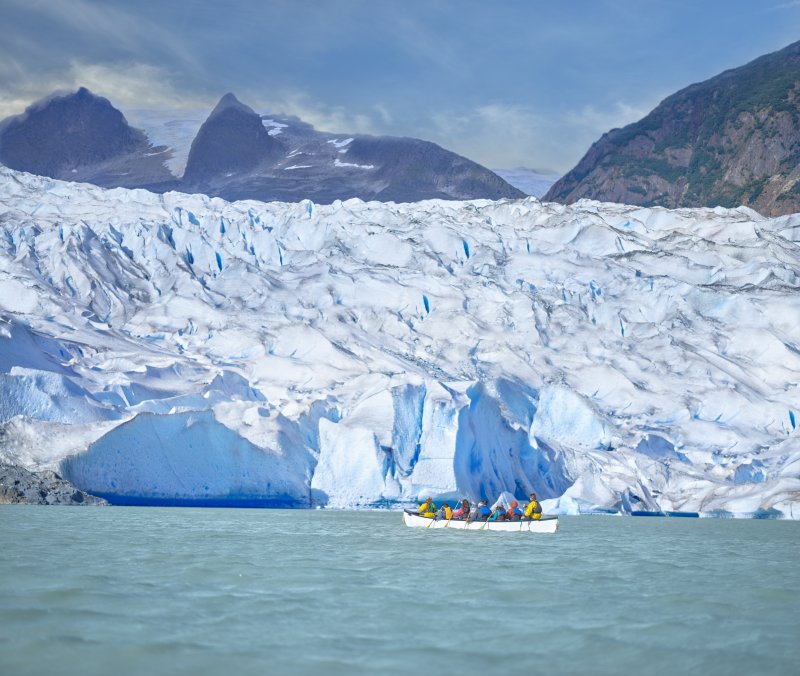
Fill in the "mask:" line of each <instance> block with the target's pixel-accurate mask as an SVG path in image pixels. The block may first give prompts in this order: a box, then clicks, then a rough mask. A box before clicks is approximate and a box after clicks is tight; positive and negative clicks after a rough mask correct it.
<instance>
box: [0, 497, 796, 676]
mask: <svg viewBox="0 0 800 676" xmlns="http://www.w3.org/2000/svg"><path fill="white" fill-rule="evenodd" d="M0 534H2V542H3V546H2V549H0V673H2V674H15V675H20V676H21V675H24V674H53V673H58V674H59V675H69V674H81V675H82V676H92V675H93V674H103V675H104V676H109V675H112V676H124V675H126V674H148V673H152V674H164V673H169V674H192V675H196V674H229V675H231V676H233V675H236V676H239V675H240V674H260V675H262V676H263V675H266V674H377V673H397V674H400V673H403V674H455V675H457V676H465V675H468V674H481V675H482V676H489V675H491V674H495V673H502V674H523V673H525V674H532V673H535V672H538V673H548V674H620V673H625V674H668V673H669V674H688V673H695V674H730V673H734V672H740V673H747V674H793V673H797V672H796V669H797V665H798V664H800V573H799V572H798V570H799V568H798V565H799V564H800V523H798V522H785V521H727V520H706V519H662V518H650V519H636V518H624V517H573V518H564V519H562V526H561V530H560V531H559V532H558V533H557V534H555V535H535V534H533V535H532V534H517V533H511V534H504V533H490V532H463V531H457V532H450V531H432V530H431V531H427V530H412V529H409V528H405V527H404V526H403V525H402V522H401V517H400V515H399V514H398V513H387V512H384V513H376V512H371V513H352V512H328V511H282V510H247V509H236V510H234V509H227V510H225V509H178V508H172V509H168V508H134V507H129V508H122V507H118V508H114V507H110V508H67V507H60V508H59V507H29V506H4V507H0Z"/></svg>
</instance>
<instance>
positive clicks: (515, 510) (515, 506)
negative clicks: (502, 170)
mask: <svg viewBox="0 0 800 676" xmlns="http://www.w3.org/2000/svg"><path fill="white" fill-rule="evenodd" d="M521 518H522V510H521V509H520V508H519V503H518V502H517V501H516V500H515V501H514V502H512V503H511V505H510V506H509V509H508V511H507V512H506V521H519V520H520V519H521Z"/></svg>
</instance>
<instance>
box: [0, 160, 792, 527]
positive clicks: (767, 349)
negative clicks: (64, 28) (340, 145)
mask: <svg viewBox="0 0 800 676" xmlns="http://www.w3.org/2000/svg"><path fill="white" fill-rule="evenodd" d="M798 242H800V215H794V216H784V217H780V218H774V219H765V218H762V217H761V216H759V215H758V214H756V213H755V212H753V211H750V210H747V209H737V210H723V209H714V210H701V209H697V210H688V209H687V210H679V211H669V210H665V209H644V208H636V207H626V206H621V205H610V204H600V203H596V202H587V201H582V202H578V203H577V204H575V205H572V206H568V207H567V206H561V205H557V204H542V203H540V202H539V201H537V200H536V199H533V198H531V199H527V200H523V201H501V202H491V201H473V202H444V201H427V202H418V203H414V204H393V203H388V204H387V203H363V202H361V201H358V200H350V201H347V202H344V203H341V202H335V203H333V204H332V205H329V206H325V207H320V206H316V205H314V204H312V203H311V202H308V201H305V202H300V203H296V204H283V203H259V202H236V203H228V202H224V201H222V200H220V199H211V198H208V197H205V196H202V195H184V194H177V193H167V194H164V195H156V194H151V193H148V192H145V191H142V190H124V189H115V190H104V189H101V188H98V187H94V186H89V185H82V184H71V183H63V182H59V181H56V180H52V179H47V178H41V177H35V176H31V175H28V174H23V173H17V172H14V171H11V170H8V169H5V168H0V318H1V320H0V455H2V459H3V460H5V461H7V462H11V463H14V464H16V465H20V466H23V467H26V468H28V469H31V470H46V469H52V470H57V471H58V472H59V473H60V474H61V475H62V476H64V477H65V478H67V479H69V480H70V481H72V482H73V483H74V484H75V485H76V486H77V487H78V488H80V489H82V490H85V491H88V492H90V493H93V494H96V495H100V496H103V497H105V498H107V499H109V500H110V501H111V502H117V503H139V504H141V503H155V504H254V505H262V504H263V505H289V506H315V505H327V506H334V507H354V506H369V505H389V504H395V503H401V502H408V501H411V500H416V499H417V497H418V496H420V495H423V496H424V495H426V494H430V495H433V496H434V497H436V498H437V499H441V498H445V497H449V498H455V497H460V496H461V495H466V496H468V497H471V498H477V497H479V496H487V497H493V496H495V495H496V494H498V493H500V491H502V490H510V491H512V492H514V493H515V494H517V495H518V496H522V495H524V494H526V493H527V492H528V491H530V490H536V491H537V492H538V493H539V494H540V496H541V497H543V498H546V499H547V501H546V502H545V506H546V507H547V508H548V509H549V510H550V511H560V512H572V513H574V512H586V511H622V512H625V511H632V510H637V509H645V510H647V509H664V510H685V511H699V512H702V513H706V514H722V515H728V514H733V515H759V516H761V515H764V516H770V515H772V516H787V517H794V518H798V517H800V431H798V430H797V425H798V420H799V419H800V384H799V383H800V321H799V320H800V294H798V291H799V290H800V245H799V244H798Z"/></svg>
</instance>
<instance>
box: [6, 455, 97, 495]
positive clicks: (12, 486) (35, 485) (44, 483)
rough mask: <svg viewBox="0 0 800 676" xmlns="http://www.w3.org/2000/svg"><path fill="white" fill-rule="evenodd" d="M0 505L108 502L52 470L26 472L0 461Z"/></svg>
mask: <svg viewBox="0 0 800 676" xmlns="http://www.w3.org/2000/svg"><path fill="white" fill-rule="evenodd" d="M0 504H4V505H8V504H27V505H107V504H108V502H106V501H105V500H103V499H102V498H98V497H96V496H94V495H90V494H89V493H85V492H84V491H81V490H78V489H77V488H75V486H73V485H72V484H71V483H69V482H68V481H65V480H64V479H62V478H61V477H60V476H59V475H58V474H56V473H55V472H50V471H45V472H29V471H28V470H27V469H25V468H23V467H18V466H17V465H10V464H7V463H0Z"/></svg>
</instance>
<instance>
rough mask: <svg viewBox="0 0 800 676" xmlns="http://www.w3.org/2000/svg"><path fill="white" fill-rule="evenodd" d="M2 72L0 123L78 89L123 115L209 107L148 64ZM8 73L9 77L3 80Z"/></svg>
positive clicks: (75, 63)
mask: <svg viewBox="0 0 800 676" xmlns="http://www.w3.org/2000/svg"><path fill="white" fill-rule="evenodd" d="M2 69H3V70H2V73H3V75H4V76H3V77H0V82H3V84H2V85H0V119H1V118H4V117H7V116H9V115H15V114H17V113H21V112H22V111H23V110H24V109H25V108H26V107H27V106H28V105H30V104H31V103H32V102H33V101H36V100H38V99H41V98H44V97H46V96H49V95H50V94H52V93H53V92H56V91H64V92H68V91H74V90H76V89H77V88H78V87H87V88H88V89H90V90H91V91H92V92H94V93H95V94H98V95H100V96H104V97H106V98H107V99H109V100H110V101H111V102H112V103H113V104H114V105H115V106H116V107H118V108H120V109H122V111H123V112H125V109H126V108H131V107H136V108H159V109H165V110H174V111H176V112H178V111H180V110H181V109H182V108H198V107H206V106H208V105H209V103H210V101H209V100H208V99H206V98H205V97H202V96H198V95H192V94H187V93H186V92H183V91H179V90H178V88H177V87H176V86H175V85H174V84H173V82H174V77H173V75H172V74H171V73H170V72H169V71H166V70H165V69H163V68H159V67H157V66H152V65H149V64H142V63H130V64H120V65H117V66H109V65H104V64H90V63H83V62H80V61H73V62H71V63H69V64H68V65H67V67H66V70H65V71H64V72H63V73H58V74H56V73H52V74H49V75H46V76H39V77H37V78H28V77H22V75H24V74H25V70H24V69H23V68H21V67H20V68H17V67H15V65H14V64H9V63H4V64H3V66H2ZM9 71H11V73H10V74H11V75H12V77H5V75H9ZM17 71H19V73H17ZM17 75H19V77H17Z"/></svg>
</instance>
